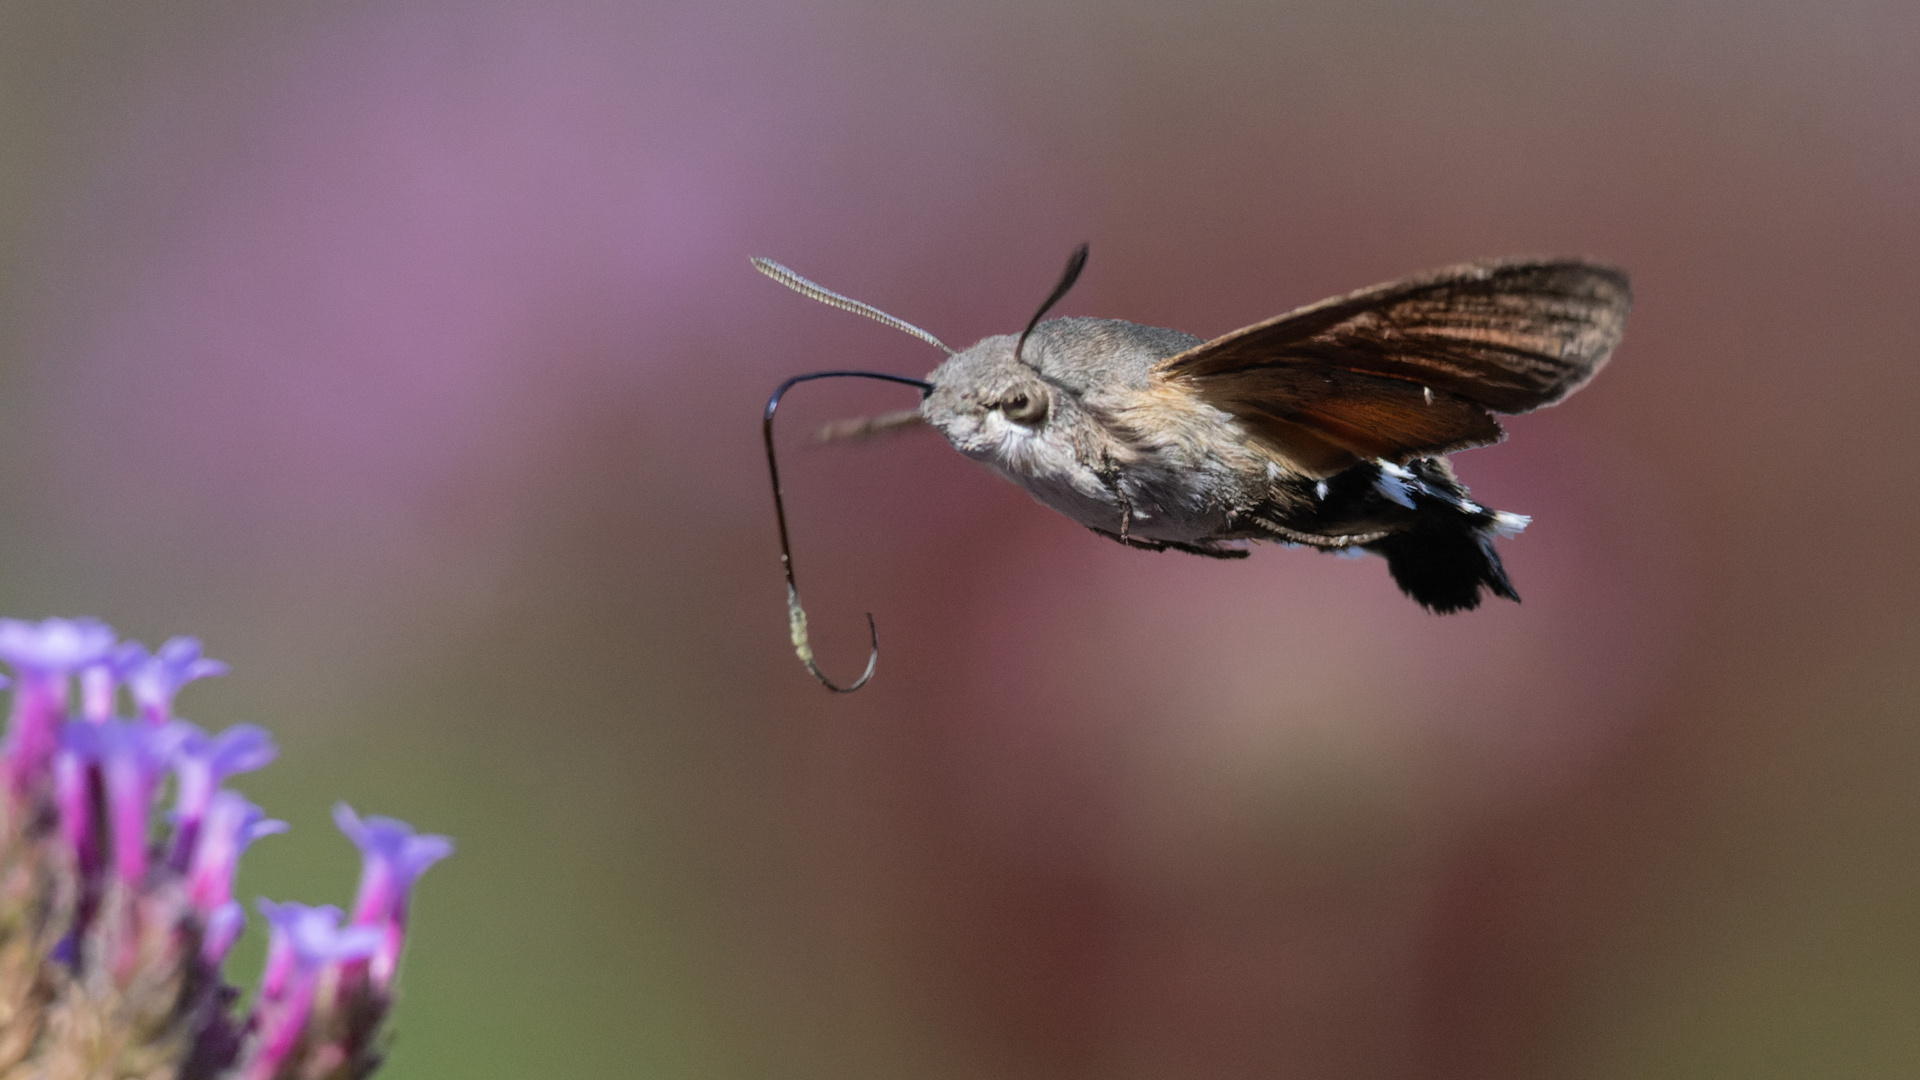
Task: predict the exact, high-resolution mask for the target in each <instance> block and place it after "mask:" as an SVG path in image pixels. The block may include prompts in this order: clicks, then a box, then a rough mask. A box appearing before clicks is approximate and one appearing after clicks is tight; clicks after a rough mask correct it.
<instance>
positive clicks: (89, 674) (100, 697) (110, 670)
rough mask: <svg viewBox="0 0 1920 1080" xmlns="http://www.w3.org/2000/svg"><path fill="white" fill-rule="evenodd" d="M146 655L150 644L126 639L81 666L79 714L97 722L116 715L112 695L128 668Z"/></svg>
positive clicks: (140, 662)
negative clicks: (110, 650)
mask: <svg viewBox="0 0 1920 1080" xmlns="http://www.w3.org/2000/svg"><path fill="white" fill-rule="evenodd" d="M146 659H147V647H146V646H145V645H142V644H140V643H139V642H137V641H123V642H121V643H120V644H118V645H116V646H114V647H113V651H112V652H109V653H108V654H107V655H105V656H103V657H101V658H100V659H98V660H95V661H94V662H93V663H91V664H87V665H86V666H84V667H82V668H81V669H80V715H81V716H83V717H85V718H86V719H88V720H91V721H93V722H94V723H96V724H97V723H99V722H100V721H102V720H108V719H111V718H112V717H113V698H114V695H115V693H117V692H118V691H119V689H120V684H121V683H122V682H124V681H125V680H126V678H127V675H128V673H129V672H131V671H133V670H134V668H136V667H138V666H139V665H140V664H142V663H144V662H145V661H146Z"/></svg>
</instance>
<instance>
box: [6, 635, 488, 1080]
mask: <svg viewBox="0 0 1920 1080" xmlns="http://www.w3.org/2000/svg"><path fill="white" fill-rule="evenodd" d="M0 661H4V662H5V663H6V664H7V665H8V666H9V667H10V668H11V669H12V671H13V680H12V686H11V690H12V696H13V701H12V709H11V712H10V715H9V720H8V730H7V735H6V742H5V746H4V752H3V753H0V1080H120V1078H127V1080H134V1078H138V1080H351V1078H358V1077H364V1076H366V1075H368V1074H369V1073H371V1072H372V1071H373V1070H374V1069H375V1068H376V1067H377V1066H378V1065H379V1063H380V1049H381V1044H382V1036H381V1027H382V1023H383V1021H384V1020H385V1019H386V1016H387V1013H388V1010H389V1008H390V1007H391V1005H392V1001H393V993H394V974H395V970H396V968H397V965H398V962H399V958H400V950H401V946H402V945H403V943H404V941H405V937H406V926H407V906H408V898H409V896H410V894H411V893H412V890H413V883H414V880H415V879H416V878H418V877H419V876H420V874H421V873H422V872H423V871H425V870H426V869H427V867H429V866H431V865H433V864H434V863H435V862H437V861H438V860H440V859H442V858H444V857H446V856H447V855H448V854H450V853H451V852H452V851H453V845H452V843H451V842H450V841H449V840H447V838H446V837H443V836H422V835H418V834H416V833H415V832H414V830H413V828H412V827H411V826H409V825H407V824H406V823H405V822H401V821H395V820H393V819H392V818H382V817H366V818H362V817H360V816H359V815H358V814H356V813H354V812H353V810H351V809H349V808H348V807H346V806H345V805H342V806H339V807H336V808H335V812H334V820H335V821H336V822H338V823H339V826H340V829H341V831H342V832H344V833H346V834H347V836H348V838H349V839H351V840H352V841H353V842H354V843H355V844H356V845H358V846H359V848H360V851H361V853H362V854H363V856H364V857H365V863H364V866H363V868H362V871H361V877H360V889H359V894H358V896H357V897H356V899H355V901H354V905H353V911H352V913H351V915H345V914H343V913H342V912H341V910H340V909H339V908H336V907H332V906H318V907H316V906H309V905H306V904H299V903H292V902H288V903H278V904H276V903H274V902H272V901H270V900H265V899H262V900H260V901H259V903H258V905H257V907H258V911H259V912H260V915H261V917H262V918H264V919H265V920H266V923H267V926H268V928H269V939H268V944H267V961H266V969H265V971H264V972H263V973H262V975H261V979H260V985H259V989H258V992H257V993H256V994H255V995H254V997H253V1000H252V1003H251V1007H250V1008H249V1009H248V1010H247V1011H246V1012H245V1014H244V1015H242V1014H240V1013H239V1012H238V1011H237V1010H236V1007H235V1006H236V1003H237V1002H238V1001H239V998H240V994H239V991H238V990H236V989H235V988H233V987H232V986H229V985H228V984H227V982H226V979H225V977H224V975H223V973H222V965H223V962H224V961H225V959H226V955H227V952H228V950H229V949H230V948H231V947H232V945H233V943H234V940H235V939H236V938H237V937H239V935H240V932H241V930H242V929H243V928H244V926H245V924H246V913H245V910H244V909H243V908H242V906H241V905H240V903H239V901H237V900H235V899H234V896H233V885H234V873H235V871H236V869H237V868H238V865H239V860H240V856H241V853H242V852H244V851H246V849H247V846H248V845H249V844H251V843H253V842H254V841H255V840H257V839H259V838H260V837H262V836H266V835H268V834H270V833H276V832H281V831H284V830H285V829H286V827H287V826H286V824H285V823H284V822H279V821H274V820H271V819H269V818H268V817H267V816H266V815H265V814H264V813H263V812H262V811H261V809H260V808H259V807H257V806H255V805H254V804H253V803H251V802H249V801H247V799H246V798H245V797H243V796H241V795H239V794H237V793H236V792H233V791H230V790H227V789H226V788H224V787H222V786H221V785H222V784H223V783H224V782H225V781H226V779H227V778H228V777H230V776H233V775H234V774H236V773H241V772H246V771H249V770H252V769H258V768H260V767H261V766H263V765H266V764H267V763H268V762H270V761H272V760H273V757H274V754H275V748H274V745H273V739H272V737H271V736H269V735H268V734H267V732H266V731H264V730H262V729H261V728H258V727H254V726H252V725H250V724H240V725H236V726H234V727H230V728H227V729H226V730H225V731H221V732H219V733H218V734H210V733H208V732H206V731H203V730H201V729H200V728H199V727H197V726H195V725H193V724H191V723H188V722H187V721H185V720H181V719H179V718H177V717H176V716H174V714H173V701H174V697H175V696H176V695H177V694H178V693H179V691H180V689H181V688H182V687H184V686H186V685H187V684H188V683H190V682H192V681H194V680H195V679H200V678H205V677H207V676H210V675H220V674H224V673H225V672H226V670H227V668H226V665H225V664H221V663H219V662H217V661H214V660H209V659H207V658H205V657H203V656H202V655H201V653H200V643H199V642H198V641H195V640H193V639H192V638H174V639H173V640H171V641H168V642H167V643H166V644H165V645H162V646H161V647H160V648H159V649H158V650H157V651H154V652H149V651H148V650H147V649H146V647H145V646H143V645H141V644H139V643H138V642H133V641H120V640H119V639H118V637H117V636H116V635H115V634H114V632H113V630H112V629H111V628H109V627H108V626H106V625H105V624H103V623H100V622H97V621H94V620H90V619H75V620H69V619H48V620H46V621H44V622H39V623H31V622H21V621H19V620H14V619H0ZM6 684H7V680H6V679H5V678H4V677H0V686H4V685H6ZM123 698H124V699H125V701H126V702H127V703H128V704H130V705H131V711H132V715H130V716H129V715H122V713H121V711H120V705H121V703H122V699H123ZM169 778H171V781H172V782H171V784H168V782H167V781H168V779H169ZM168 789H170V790H171V795H172V799H171V802H172V806H171V808H170V810H163V808H162V806H161V800H162V796H163V794H164V793H165V792H166V791H167V790H168Z"/></svg>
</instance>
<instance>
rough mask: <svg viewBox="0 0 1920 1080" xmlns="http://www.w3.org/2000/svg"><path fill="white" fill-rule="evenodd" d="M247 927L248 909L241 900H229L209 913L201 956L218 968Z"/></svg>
mask: <svg viewBox="0 0 1920 1080" xmlns="http://www.w3.org/2000/svg"><path fill="white" fill-rule="evenodd" d="M246 928H247V909H246V908H243V907H241V906H240V901H238V900H229V901H227V902H226V903H224V904H221V905H220V906H219V907H217V908H214V909H213V911H212V912H210V913H208V915H207V930H206V934H205V935H204V936H202V937H201V939H200V956H201V958H202V959H204V960H206V962H207V963H209V964H212V965H213V966H214V967H216V968H218V967H219V966H220V965H221V964H222V963H223V962H225V960H226V959H227V950H229V949H231V948H233V943H234V942H235V941H236V940H238V939H239V937H240V931H242V930H245V929H246Z"/></svg>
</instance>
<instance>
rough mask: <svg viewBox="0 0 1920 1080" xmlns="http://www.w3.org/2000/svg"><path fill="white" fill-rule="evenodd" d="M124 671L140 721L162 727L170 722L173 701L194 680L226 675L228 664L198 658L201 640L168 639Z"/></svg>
mask: <svg viewBox="0 0 1920 1080" xmlns="http://www.w3.org/2000/svg"><path fill="white" fill-rule="evenodd" d="M141 651H142V654H143V655H142V656H141V657H140V658H139V662H138V663H136V664H133V665H132V666H131V668H130V669H129V671H128V672H127V689H128V691H129V692H131V693H132V694H133V703H134V705H135V706H136V707H137V708H138V709H139V711H140V715H141V717H142V718H144V719H145V720H147V721H148V722H149V723H154V724H164V723H166V722H167V721H169V720H171V719H173V699H174V697H175V696H176V695H178V694H179V693H180V688H181V687H183V686H185V685H187V684H188V683H190V682H192V681H193V680H195V679H204V678H207V677H209V676H213V675H225V674H226V673H227V665H225V664H223V663H221V662H220V661H218V660H208V659H206V658H205V657H203V656H201V655H200V639H199V638H190V637H176V638H169V639H168V640H167V643H166V644H165V645H162V646H160V651H159V652H157V653H154V654H153V655H152V656H146V655H144V653H145V650H144V649H143V650H141Z"/></svg>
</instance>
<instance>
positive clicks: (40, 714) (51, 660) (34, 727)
mask: <svg viewBox="0 0 1920 1080" xmlns="http://www.w3.org/2000/svg"><path fill="white" fill-rule="evenodd" d="M113 640H114V639H113V628H112V627H109V626H108V625H107V624H105V623H103V622H100V621H98V620H96V619H47V620H44V621H42V622H37V623H31V622H23V621H22V620H19V619H0V660H4V661H6V662H7V663H8V664H9V665H11V666H12V667H13V670H14V673H15V674H17V675H19V676H20V685H19V686H18V687H17V688H15V690H14V694H13V716H12V719H11V720H10V721H9V725H8V731H7V750H6V754H7V772H8V779H9V781H10V782H11V785H12V790H13V792H14V794H15V795H16V796H18V795H21V794H24V793H25V792H26V791H28V790H29V789H31V788H32V787H33V786H34V785H35V784H36V783H38V782H39V778H40V777H41V775H42V774H43V773H44V772H45V770H46V768H47V762H48V759H50V758H51V757H52V756H53V753H54V750H55V749H57V748H58V746H59V743H60V725H61V724H62V723H64V722H65V720H66V712H67V700H68V694H69V683H70V681H71V679H70V676H71V675H72V674H73V672H75V671H76V670H78V669H80V668H82V667H85V666H86V665H88V664H91V663H94V662H96V661H98V660H100V659H101V658H103V657H105V656H106V655H107V654H108V653H109V652H110V651H111V650H112V649H113Z"/></svg>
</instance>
